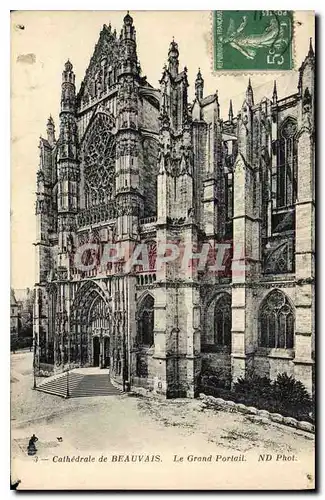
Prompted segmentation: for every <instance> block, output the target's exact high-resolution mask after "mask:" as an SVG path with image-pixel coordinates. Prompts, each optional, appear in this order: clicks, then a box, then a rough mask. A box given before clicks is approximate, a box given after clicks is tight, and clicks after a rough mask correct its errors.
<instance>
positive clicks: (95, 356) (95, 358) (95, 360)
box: [93, 337, 100, 366]
mask: <svg viewBox="0 0 325 500" xmlns="http://www.w3.org/2000/svg"><path fill="white" fill-rule="evenodd" d="M99 354H100V346H99V338H98V337H94V338H93V366H99Z"/></svg>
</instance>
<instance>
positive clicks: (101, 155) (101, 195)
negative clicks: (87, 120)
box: [84, 114, 115, 208]
mask: <svg viewBox="0 0 325 500" xmlns="http://www.w3.org/2000/svg"><path fill="white" fill-rule="evenodd" d="M109 125H110V120H109V117H107V116H106V115H104V114H99V115H97V117H96V119H95V120H94V123H93V124H92V126H91V129H90V131H89V132H88V136H87V139H86V142H85V146H84V177H85V202H86V208H89V207H94V206H98V205H102V204H105V203H107V202H109V201H111V200H112V199H113V198H114V191H115V138H114V136H113V135H112V134H111V132H110V128H109Z"/></svg>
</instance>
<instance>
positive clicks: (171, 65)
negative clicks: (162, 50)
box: [168, 38, 179, 78]
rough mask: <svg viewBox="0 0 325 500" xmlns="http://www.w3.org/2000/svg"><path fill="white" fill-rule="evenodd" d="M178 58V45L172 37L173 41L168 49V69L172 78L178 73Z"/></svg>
mask: <svg viewBox="0 0 325 500" xmlns="http://www.w3.org/2000/svg"><path fill="white" fill-rule="evenodd" d="M178 58H179V52H178V45H177V43H176V42H175V40H174V38H173V41H172V42H171V44H170V46H169V51H168V70H169V72H170V74H171V75H172V76H173V77H174V78H175V76H177V75H178V68H179V60H178Z"/></svg>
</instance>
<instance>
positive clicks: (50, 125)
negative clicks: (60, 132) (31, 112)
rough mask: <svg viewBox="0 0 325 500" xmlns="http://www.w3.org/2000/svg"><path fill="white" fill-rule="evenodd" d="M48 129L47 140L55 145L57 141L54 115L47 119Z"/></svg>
mask: <svg viewBox="0 0 325 500" xmlns="http://www.w3.org/2000/svg"><path fill="white" fill-rule="evenodd" d="M46 131H47V140H48V143H49V144H50V145H51V146H53V144H54V143H55V125H54V121H53V118H52V116H51V115H50V117H49V119H48V120H47V124H46Z"/></svg>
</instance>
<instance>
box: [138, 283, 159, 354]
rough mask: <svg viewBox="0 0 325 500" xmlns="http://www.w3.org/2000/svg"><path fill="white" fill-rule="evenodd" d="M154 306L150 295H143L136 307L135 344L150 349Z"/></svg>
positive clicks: (152, 342) (152, 340)
mask: <svg viewBox="0 0 325 500" xmlns="http://www.w3.org/2000/svg"><path fill="white" fill-rule="evenodd" d="M154 305H155V299H154V297H153V295H152V294H151V293H145V294H144V295H143V296H142V297H141V299H140V301H139V303H138V307H137V342H138V344H140V345H143V346H147V347H151V346H152V345H153V344H154V333H153V332H154Z"/></svg>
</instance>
